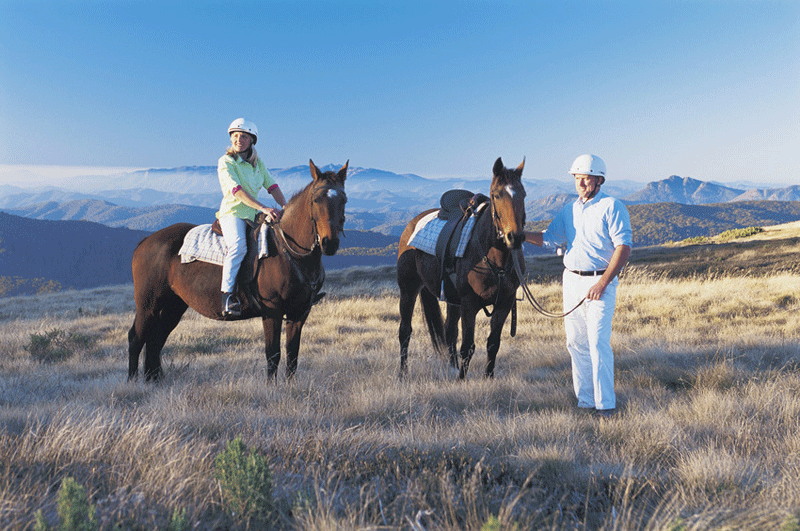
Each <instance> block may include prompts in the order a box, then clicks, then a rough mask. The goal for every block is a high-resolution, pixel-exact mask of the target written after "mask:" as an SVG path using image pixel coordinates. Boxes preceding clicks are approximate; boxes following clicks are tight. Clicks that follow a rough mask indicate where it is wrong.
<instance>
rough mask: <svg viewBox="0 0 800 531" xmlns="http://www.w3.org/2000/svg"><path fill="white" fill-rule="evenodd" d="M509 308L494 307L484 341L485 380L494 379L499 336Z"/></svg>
mask: <svg viewBox="0 0 800 531" xmlns="http://www.w3.org/2000/svg"><path fill="white" fill-rule="evenodd" d="M509 311H511V307H510V306H507V305H502V306H500V307H495V310H494V314H492V320H491V322H490V332H489V339H487V340H486V373H485V376H486V377H487V378H494V364H495V360H496V359H497V352H498V351H499V350H500V336H501V335H502V333H503V325H504V324H505V322H506V318H507V317H508V312H509Z"/></svg>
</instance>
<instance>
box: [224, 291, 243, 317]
mask: <svg viewBox="0 0 800 531" xmlns="http://www.w3.org/2000/svg"><path fill="white" fill-rule="evenodd" d="M240 315H242V305H241V303H240V302H239V299H237V298H236V295H234V294H233V293H229V292H224V291H223V292H222V317H239V316H240Z"/></svg>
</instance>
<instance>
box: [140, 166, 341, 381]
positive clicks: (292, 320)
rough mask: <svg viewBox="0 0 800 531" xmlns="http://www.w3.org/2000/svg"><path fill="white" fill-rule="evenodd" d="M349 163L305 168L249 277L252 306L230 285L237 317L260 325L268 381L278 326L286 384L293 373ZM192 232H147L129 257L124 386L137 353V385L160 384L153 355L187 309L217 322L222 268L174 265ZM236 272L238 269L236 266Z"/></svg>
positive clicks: (332, 249)
mask: <svg viewBox="0 0 800 531" xmlns="http://www.w3.org/2000/svg"><path fill="white" fill-rule="evenodd" d="M348 164H349V161H348V162H347V163H345V165H344V166H343V167H342V168H341V169H340V170H339V171H338V172H332V171H327V172H324V173H323V172H320V171H319V170H318V169H317V167H316V166H315V165H314V162H313V161H309V166H310V168H311V176H312V177H313V180H312V181H311V183H309V184H308V185H307V186H306V187H305V188H304V189H303V190H302V191H300V192H298V193H297V194H296V195H295V196H294V197H292V198H291V199H290V200H289V202H288V203H287V205H286V208H285V209H284V213H283V216H282V218H281V220H280V222H279V224H277V225H276V226H275V228H274V234H275V237H274V241H275V246H276V248H277V250H278V251H277V253H275V256H272V254H271V255H270V256H267V257H264V258H261V259H260V260H259V261H258V265H257V270H256V273H255V282H256V285H257V289H256V290H254V291H255V296H254V297H253V298H248V296H247V294H246V293H244V292H243V291H242V286H241V285H240V284H241V282H239V281H237V289H238V293H237V295H238V297H239V300H240V301H241V302H242V315H241V317H239V318H238V319H252V318H254V317H260V318H261V320H262V323H263V328H264V340H265V342H266V347H265V351H266V356H267V374H268V376H269V378H270V379H271V380H275V379H276V374H277V371H278V363H279V362H280V359H281V346H280V339H281V324H282V321H283V319H284V317H285V319H286V377H287V378H292V376H294V373H295V371H296V369H297V354H298V350H299V347H300V334H301V331H302V329H303V325H304V324H305V322H306V318H307V317H308V314H309V311H310V310H311V306H312V302H313V299H314V297H315V296H316V294H317V293H318V292H319V290H320V288H321V287H322V283H323V281H324V279H325V269H324V268H323V266H322V254H323V253H325V254H326V255H328V256H330V255H333V254H335V253H336V251H337V250H338V249H339V234H340V233H341V232H342V229H343V226H344V219H345V218H344V206H345V203H346V202H347V196H346V195H345V192H344V181H345V178H346V177H347V166H348ZM193 227H194V225H191V224H189V223H178V224H175V225H171V226H169V227H166V228H164V229H161V230H160V231H158V232H155V233H153V234H151V235H150V236H148V237H147V238H145V239H144V240H142V241H141V243H139V246H138V247H137V248H136V250H135V251H134V253H133V262H132V269H133V287H134V297H135V299H136V317H135V318H134V321H133V326H132V327H131V329H130V332H128V379H129V380H130V379H132V378H134V377H136V375H137V373H138V370H139V353H140V352H141V351H142V347H144V348H145V359H144V374H145V380H156V379H158V378H159V377H160V376H161V349H162V347H163V346H164V343H165V342H166V340H167V336H169V334H170V332H172V331H173V330H174V329H175V327H176V326H177V325H178V322H179V321H180V320H181V317H182V316H183V314H184V312H185V311H186V309H187V308H188V307H191V308H193V309H194V310H196V311H197V312H198V313H200V314H201V315H204V316H205V317H208V318H210V319H216V320H223V317H222V313H221V308H220V285H221V283H222V266H219V265H215V264H210V263H206V262H200V261H194V262H189V263H186V264H184V263H181V258H180V256H179V255H178V252H179V250H180V248H181V245H182V244H183V239H184V236H185V235H186V233H187V232H189V230H190V229H192V228H193ZM243 267H244V265H243Z"/></svg>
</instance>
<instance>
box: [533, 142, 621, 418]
mask: <svg viewBox="0 0 800 531" xmlns="http://www.w3.org/2000/svg"><path fill="white" fill-rule="evenodd" d="M569 172H570V173H571V174H572V175H573V176H574V177H575V189H576V190H577V191H578V199H577V200H575V202H574V203H571V204H567V205H564V208H562V209H561V211H560V212H559V213H558V214H557V215H556V217H555V218H553V220H552V221H551V222H550V224H549V225H548V226H547V229H545V231H544V232H528V231H526V232H525V241H526V242H528V243H532V244H534V245H539V246H546V247H555V248H558V247H562V246H564V245H566V251H565V252H564V268H565V269H564V276H563V279H564V295H563V299H564V302H563V304H564V312H567V311H569V310H571V309H572V308H574V307H575V306H576V305H577V304H579V303H580V302H581V300H583V304H581V305H580V306H579V307H578V308H577V309H576V310H575V311H573V312H572V313H570V314H569V315H567V316H566V317H565V318H564V326H565V328H566V334H567V350H569V354H570V357H571V359H572V384H573V387H574V388H575V396H576V397H577V398H578V407H579V408H582V409H587V410H593V411H594V414H595V415H597V416H600V417H610V416H612V415H613V414H614V413H615V411H616V407H617V403H616V402H617V400H616V395H615V393H614V352H613V351H612V350H611V321H612V319H613V317H614V308H615V306H616V300H617V284H618V283H619V280H618V279H617V275H619V272H620V271H622V268H623V267H624V266H625V263H626V262H627V261H628V258H629V257H630V254H631V220H630V216H629V215H628V210H627V209H626V208H625V205H624V204H622V202H621V201H619V200H618V199H615V198H613V197H610V196H608V195H606V194H605V193H603V192H601V191H600V186H601V185H602V184H603V183H604V182H605V178H606V165H605V163H604V162H603V160H602V159H601V158H600V157H597V156H595V155H581V156H580V157H578V158H577V159H575V162H573V163H572V167H571V168H570V170H569Z"/></svg>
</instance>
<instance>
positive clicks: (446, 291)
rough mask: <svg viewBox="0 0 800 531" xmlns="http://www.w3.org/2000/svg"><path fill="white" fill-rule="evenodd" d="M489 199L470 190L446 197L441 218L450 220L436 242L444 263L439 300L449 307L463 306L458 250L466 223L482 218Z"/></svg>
mask: <svg viewBox="0 0 800 531" xmlns="http://www.w3.org/2000/svg"><path fill="white" fill-rule="evenodd" d="M488 200H489V198H488V197H486V196H485V195H483V194H480V193H479V194H473V193H472V192H470V191H469V190H449V191H447V192H445V193H444V194H442V197H441V199H440V200H439V204H440V206H441V209H440V210H439V214H438V217H439V219H441V220H444V221H446V223H445V226H444V228H442V231H441V232H440V233H439V237H438V238H437V240H436V258H437V259H438V260H439V263H440V264H441V274H440V277H441V279H442V281H441V286H442V287H441V292H440V294H439V299H440V300H442V301H446V302H448V303H449V304H455V305H459V304H460V298H459V296H458V291H457V290H456V273H455V266H456V249H457V247H458V242H459V241H460V240H461V233H462V232H463V230H464V224H465V223H466V221H467V220H468V219H469V218H470V216H473V215H480V213H481V212H482V210H483V209H482V208H480V207H481V205H482V204H483V203H486V202H487V201H488Z"/></svg>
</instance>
